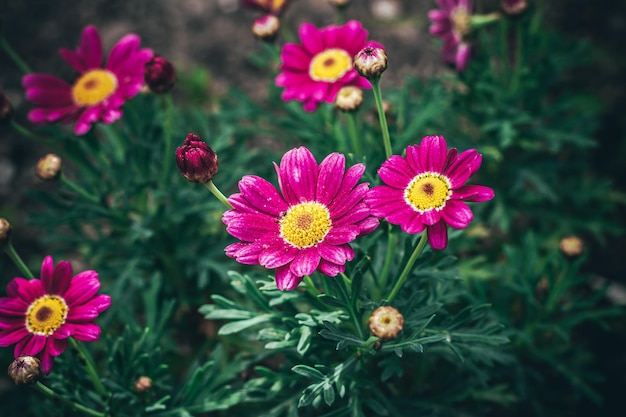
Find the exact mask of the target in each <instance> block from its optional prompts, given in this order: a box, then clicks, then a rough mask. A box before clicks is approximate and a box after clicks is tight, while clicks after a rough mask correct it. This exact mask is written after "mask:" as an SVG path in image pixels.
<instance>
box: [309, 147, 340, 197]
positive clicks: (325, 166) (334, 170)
mask: <svg viewBox="0 0 626 417" xmlns="http://www.w3.org/2000/svg"><path fill="white" fill-rule="evenodd" d="M345 169H346V158H345V156H343V155H342V154H339V153H336V152H335V153H332V154H330V155H328V156H327V157H326V158H325V159H324V160H323V161H322V162H321V163H320V166H319V174H318V178H317V189H316V191H315V200H316V201H317V202H319V203H322V204H324V205H328V203H330V202H331V200H332V199H333V198H334V197H335V195H336V194H337V191H338V190H339V187H340V186H341V182H340V181H337V178H341V177H343V174H344V171H345Z"/></svg>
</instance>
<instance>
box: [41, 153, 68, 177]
mask: <svg viewBox="0 0 626 417" xmlns="http://www.w3.org/2000/svg"><path fill="white" fill-rule="evenodd" d="M61 167H62V163H61V158H60V157H59V156H58V155H55V154H53V153H49V154H47V155H46V156H44V157H42V158H41V159H39V161H38V162H37V168H36V170H35V173H36V174H37V176H38V177H39V178H41V179H42V180H44V181H52V180H56V179H57V178H58V177H59V175H61Z"/></svg>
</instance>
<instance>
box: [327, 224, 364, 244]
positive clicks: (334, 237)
mask: <svg viewBox="0 0 626 417" xmlns="http://www.w3.org/2000/svg"><path fill="white" fill-rule="evenodd" d="M359 233H361V230H360V229H359V228H358V227H356V226H355V225H352V224H350V225H346V226H342V227H333V228H332V229H330V231H329V232H328V234H327V235H326V237H325V238H324V241H325V242H327V243H328V244H330V245H343V244H344V243H349V242H352V241H353V240H354V239H356V238H357V236H358V235H359Z"/></svg>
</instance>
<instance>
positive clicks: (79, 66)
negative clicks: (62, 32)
mask: <svg viewBox="0 0 626 417" xmlns="http://www.w3.org/2000/svg"><path fill="white" fill-rule="evenodd" d="M59 55H61V58H63V61H65V62H66V63H67V65H69V66H70V67H72V68H73V69H74V70H75V71H76V72H78V73H79V74H82V73H85V72H87V66H86V65H85V61H83V59H82V58H81V57H80V56H79V55H78V54H77V53H76V52H74V51H72V50H71V49H67V48H61V49H59Z"/></svg>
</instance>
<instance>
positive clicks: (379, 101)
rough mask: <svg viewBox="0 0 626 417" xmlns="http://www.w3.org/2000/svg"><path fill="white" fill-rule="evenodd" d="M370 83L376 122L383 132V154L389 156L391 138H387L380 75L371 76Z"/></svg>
mask: <svg viewBox="0 0 626 417" xmlns="http://www.w3.org/2000/svg"><path fill="white" fill-rule="evenodd" d="M369 81H370V83H371V84H372V91H373V92H374V100H375V101H376V108H377V109H378V122H379V123H380V130H381V131H382V134H383V145H384V146H385V155H386V156H387V158H389V157H390V156H391V152H392V151H391V139H390V138H389V127H388V126H387V116H386V115H385V109H384V107H383V95H382V93H381V91H380V77H377V78H372V79H370V80H369Z"/></svg>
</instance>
